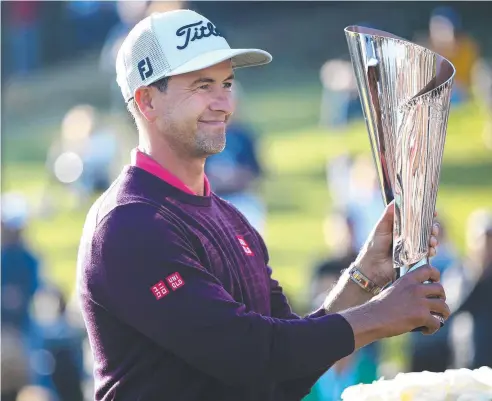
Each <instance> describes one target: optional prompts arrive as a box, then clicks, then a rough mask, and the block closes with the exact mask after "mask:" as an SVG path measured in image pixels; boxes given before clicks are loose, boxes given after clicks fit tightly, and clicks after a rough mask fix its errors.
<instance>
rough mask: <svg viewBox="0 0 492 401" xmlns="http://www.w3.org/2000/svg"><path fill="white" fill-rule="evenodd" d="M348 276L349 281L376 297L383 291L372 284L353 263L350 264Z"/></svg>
mask: <svg viewBox="0 0 492 401" xmlns="http://www.w3.org/2000/svg"><path fill="white" fill-rule="evenodd" d="M348 275H349V277H350V279H351V280H352V281H353V282H354V283H356V284H357V285H358V286H359V287H361V288H362V289H363V290H364V291H366V292H368V293H370V294H372V295H378V294H379V293H380V292H381V291H382V290H383V289H382V288H381V287H380V286H379V285H377V284H376V283H374V282H373V281H372V280H370V279H369V278H367V277H366V276H365V275H364V274H363V273H362V272H361V271H360V270H359V269H358V268H357V265H356V264H355V263H352V264H351V265H350V267H349V269H348Z"/></svg>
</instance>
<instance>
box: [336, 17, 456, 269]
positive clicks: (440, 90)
mask: <svg viewBox="0 0 492 401" xmlns="http://www.w3.org/2000/svg"><path fill="white" fill-rule="evenodd" d="M345 35H346V38H347V42H348V47H349V51H350V57H351V60H352V65H353V67H354V72H355V75H356V79H357V85H358V89H359V95H360V100H361V103H362V108H363V111H364V116H365V120H366V126H367V130H368V132H369V138H370V143H371V148H372V152H373V157H374V162H375V164H376V169H377V173H378V177H379V183H380V186H381V191H382V194H383V200H384V202H385V204H388V203H390V202H391V201H393V200H394V201H395V222H394V230H393V260H394V266H395V269H398V272H399V276H402V275H404V274H405V273H407V272H408V271H409V270H411V269H413V268H416V267H418V266H421V265H423V264H426V263H428V246H429V245H428V244H429V237H430V233H431V230H432V224H433V218H434V210H435V207H436V198H437V190H438V186H439V173H440V169H441V162H442V155H443V150H444V142H445V138H446V128H447V122H448V116H449V109H450V96H451V89H452V86H453V78H454V74H455V69H454V67H453V65H452V64H451V63H450V62H449V61H448V60H446V59H444V58H443V57H441V56H439V55H438V54H436V53H434V52H432V51H431V50H429V49H426V48H424V47H421V46H418V45H416V44H413V43H410V42H408V41H406V40H403V39H401V38H399V37H397V36H394V35H392V34H390V33H387V32H383V31H379V30H375V29H369V28H364V27H359V26H350V27H347V28H346V29H345Z"/></svg>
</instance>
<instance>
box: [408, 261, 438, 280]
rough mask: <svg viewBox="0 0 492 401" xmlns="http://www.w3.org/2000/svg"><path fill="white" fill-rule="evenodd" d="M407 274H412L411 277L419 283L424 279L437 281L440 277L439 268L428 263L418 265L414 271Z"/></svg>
mask: <svg viewBox="0 0 492 401" xmlns="http://www.w3.org/2000/svg"><path fill="white" fill-rule="evenodd" d="M407 275H412V277H413V278H415V279H416V280H417V281H418V282H420V283H423V282H425V281H434V282H437V281H439V280H440V278H441V273H439V270H437V269H436V268H435V267H432V266H429V265H424V266H421V267H418V268H417V269H415V270H414V271H412V272H410V273H407Z"/></svg>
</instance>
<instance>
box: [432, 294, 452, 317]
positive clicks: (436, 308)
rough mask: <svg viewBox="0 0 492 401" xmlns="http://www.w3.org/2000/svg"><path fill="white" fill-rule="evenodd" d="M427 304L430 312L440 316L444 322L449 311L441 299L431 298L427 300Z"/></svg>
mask: <svg viewBox="0 0 492 401" xmlns="http://www.w3.org/2000/svg"><path fill="white" fill-rule="evenodd" d="M427 304H428V306H429V310H430V311H431V312H434V313H437V314H439V315H441V316H442V317H443V318H444V320H447V319H448V318H449V315H450V314H451V311H450V310H449V306H448V305H447V304H446V302H444V301H443V300H442V299H437V298H431V299H428V300H427Z"/></svg>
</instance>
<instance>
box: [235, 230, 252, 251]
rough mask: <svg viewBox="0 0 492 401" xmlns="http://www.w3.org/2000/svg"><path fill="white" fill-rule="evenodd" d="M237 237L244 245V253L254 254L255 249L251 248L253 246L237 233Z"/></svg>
mask: <svg viewBox="0 0 492 401" xmlns="http://www.w3.org/2000/svg"><path fill="white" fill-rule="evenodd" d="M236 238H237V240H238V241H239V243H240V244H241V246H242V247H243V250H244V253H245V254H246V255H248V256H254V253H253V251H252V250H251V248H250V247H249V245H248V243H247V242H246V241H245V239H244V238H243V236H242V235H237V236H236Z"/></svg>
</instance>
